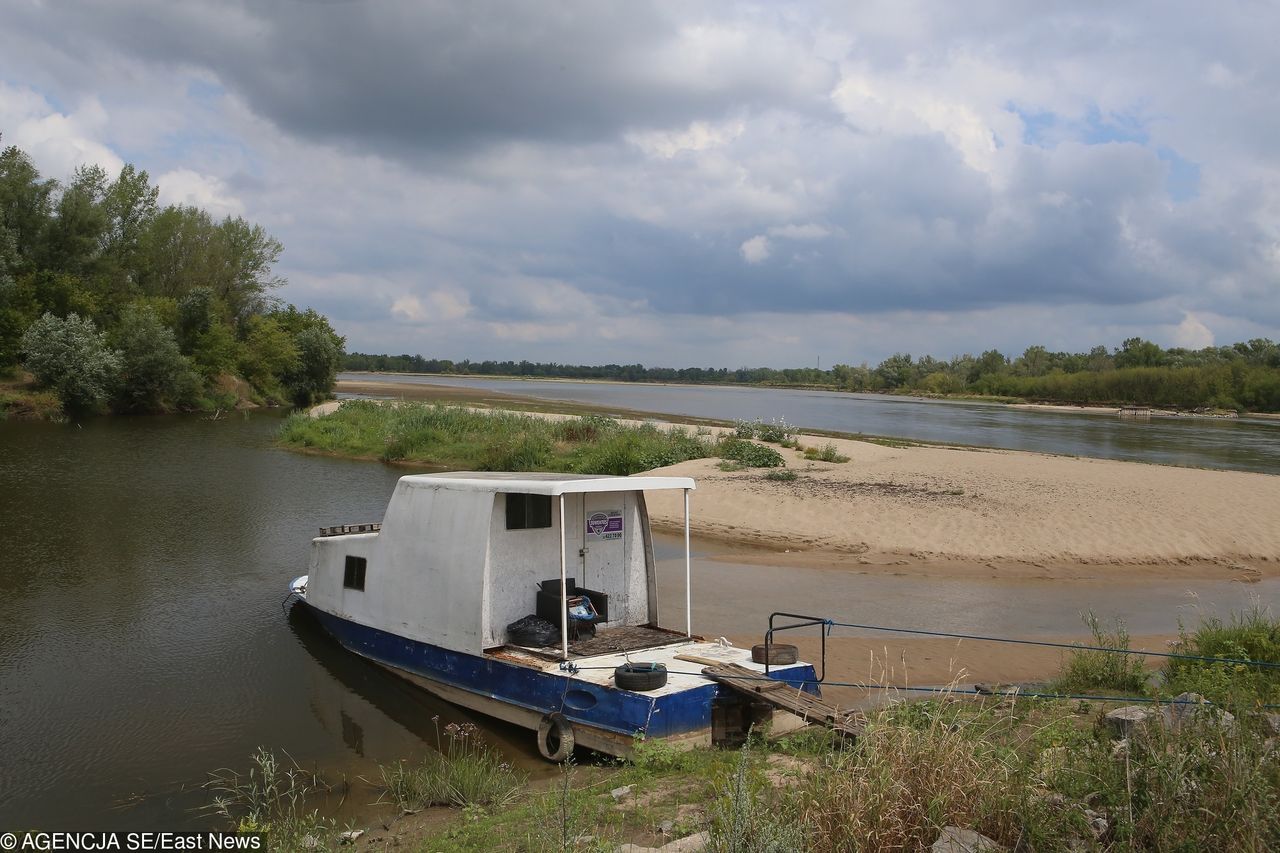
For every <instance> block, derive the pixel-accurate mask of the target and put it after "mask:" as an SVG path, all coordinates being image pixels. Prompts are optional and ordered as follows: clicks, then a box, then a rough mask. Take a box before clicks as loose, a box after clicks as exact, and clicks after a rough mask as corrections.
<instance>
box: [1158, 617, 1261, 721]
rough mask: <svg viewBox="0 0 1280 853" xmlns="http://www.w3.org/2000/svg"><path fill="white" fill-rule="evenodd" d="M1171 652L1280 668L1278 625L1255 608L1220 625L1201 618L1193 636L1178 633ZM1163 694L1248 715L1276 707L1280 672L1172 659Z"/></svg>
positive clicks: (1166, 672)
mask: <svg viewBox="0 0 1280 853" xmlns="http://www.w3.org/2000/svg"><path fill="white" fill-rule="evenodd" d="M1173 650H1174V651H1175V652H1178V653H1180V654H1187V655H1196V656H1200V657H1208V658H1228V659H1231V660H1238V661H1258V662H1265V663H1271V664H1280V620H1277V619H1275V618H1272V617H1270V616H1269V615H1268V614H1267V613H1266V612H1264V611H1263V610H1261V609H1260V608H1257V607H1255V608H1253V609H1251V610H1248V611H1246V612H1244V613H1235V614H1232V615H1231V617H1230V618H1229V619H1227V621H1225V622H1224V621H1223V620H1221V619H1219V618H1217V617H1210V618H1206V619H1204V620H1203V621H1202V622H1201V623H1200V626H1199V627H1198V628H1197V629H1196V630H1195V632H1194V633H1188V632H1187V630H1186V629H1185V628H1182V629H1180V631H1179V639H1178V642H1177V643H1176V645H1175V646H1174V649H1173ZM1165 689H1166V690H1167V691H1168V692H1170V693H1175V694H1176V693H1182V692H1184V691H1190V692H1192V693H1199V694H1201V695H1202V696H1204V697H1205V698H1206V699H1208V700H1209V701H1210V702H1214V703H1217V704H1219V705H1223V706H1225V707H1227V708H1229V709H1231V710H1233V711H1247V710H1251V709H1257V708H1259V707H1260V706H1262V705H1277V704H1280V666H1250V665H1248V664H1244V663H1230V664H1226V663H1210V662H1208V661H1189V660H1179V659H1176V658H1175V659H1173V660H1170V661H1169V663H1168V665H1167V666H1166V667H1165ZM1272 710H1275V709H1272Z"/></svg>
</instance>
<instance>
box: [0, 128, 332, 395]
mask: <svg viewBox="0 0 1280 853" xmlns="http://www.w3.org/2000/svg"><path fill="white" fill-rule="evenodd" d="M157 196H158V189H157V188H156V187H153V186H151V184H150V180H149V178H148V176H147V173H146V172H143V171H139V170H137V169H135V168H134V167H133V166H131V165H127V166H125V167H124V168H122V169H121V170H120V173H119V174H118V175H116V176H114V177H112V176H111V175H109V174H107V172H106V171H105V170H103V169H102V168H101V167H99V166H96V165H95V166H82V167H80V168H78V169H77V170H76V171H75V173H74V174H73V175H72V176H71V179H70V180H69V181H68V182H67V183H66V184H65V185H63V184H62V183H60V182H59V181H56V180H52V179H47V178H43V177H41V175H40V173H39V172H38V171H37V169H36V167H35V165H34V164H33V163H32V161H31V158H30V157H29V156H28V155H27V154H25V153H24V152H23V151H21V150H19V149H18V148H15V147H9V148H6V149H4V151H3V152H0V379H2V378H4V376H5V375H8V376H9V378H10V379H11V380H15V382H14V383H11V384H10V388H11V389H13V388H18V387H19V385H20V384H21V383H20V382H18V381H17V380H19V379H20V377H21V374H19V373H17V370H16V369H17V367H18V366H21V367H23V368H25V369H26V370H27V371H29V372H30V373H31V374H33V375H34V378H35V386H36V390H35V391H34V392H33V393H32V394H30V395H28V399H27V401H26V404H27V405H28V406H30V405H31V404H30V402H29V400H30V398H33V397H41V396H43V397H45V398H48V399H49V405H50V406H52V407H54V408H55V409H56V408H57V407H59V406H60V407H61V408H62V409H64V410H69V411H77V410H79V411H85V410H88V411H93V410H100V409H103V408H107V407H110V408H111V409H113V410H116V411H122V412H154V411H170V410H173V409H195V408H214V407H220V406H228V405H234V404H235V403H236V402H237V401H239V400H241V399H245V398H249V399H257V400H259V401H265V402H271V401H277V400H279V401H286V400H287V401H294V402H298V403H306V402H308V401H310V400H312V399H314V398H316V397H321V396H325V395H327V394H328V393H329V391H330V389H331V388H332V386H333V380H334V376H335V374H336V371H337V368H338V365H339V363H340V360H341V357H342V346H343V339H342V338H341V337H339V336H338V335H337V334H335V333H334V331H333V329H332V327H331V326H330V325H329V321H328V320H327V319H326V318H325V317H323V316H321V315H320V314H317V313H316V312H315V311H311V310H307V311H299V310H297V309H295V308H294V307H293V306H291V305H290V306H285V305H283V304H282V303H281V302H280V301H279V300H278V299H276V298H275V297H274V296H272V290H273V289H275V288H276V287H278V286H279V285H280V284H282V283H283V279H281V278H279V277H278V276H276V275H275V274H274V273H273V271H272V268H273V267H274V265H275V262H276V259H277V258H278V257H279V255H280V252H281V250H282V247H281V244H280V243H279V241H277V240H276V239H275V238H274V237H272V236H271V235H270V234H268V233H266V231H264V230H263V229H262V227H261V226H259V225H254V224H251V223H249V222H246V221H245V220H244V219H242V218H240V217H238V216H235V217H230V216H229V217H226V218H224V219H222V220H215V219H214V218H213V217H212V216H210V215H209V213H207V212H206V211H204V210H201V209H199V208H196V207H188V206H169V207H165V208H160V207H159V206H158V205H157V203H156V199H157ZM15 383H16V384H15ZM41 389H42V390H41ZM0 392H3V389H0ZM0 398H3V399H0V411H2V410H3V409H4V408H5V407H6V405H10V406H17V405H20V404H21V403H23V402H24V401H23V400H21V399H20V395H19V394H15V393H14V392H13V391H12V390H11V391H10V392H4V393H0Z"/></svg>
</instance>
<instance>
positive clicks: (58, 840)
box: [0, 832, 267, 853]
mask: <svg viewBox="0 0 1280 853" xmlns="http://www.w3.org/2000/svg"><path fill="white" fill-rule="evenodd" d="M266 849H267V836H266V835H265V834H264V833H261V832H5V833H0V851H3V853H8V851H10V850H75V851H82V850H155V851H166V850H266Z"/></svg>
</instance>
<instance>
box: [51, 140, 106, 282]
mask: <svg viewBox="0 0 1280 853" xmlns="http://www.w3.org/2000/svg"><path fill="white" fill-rule="evenodd" d="M106 193H107V173H106V170H104V169H103V168H102V167H101V166H98V165H91V166H80V167H78V168H77V169H76V171H75V174H74V175H72V178H71V183H70V184H68V185H67V188H66V189H65V190H64V191H63V193H62V197H61V198H59V199H58V203H57V205H56V206H55V210H54V212H55V215H54V217H53V218H52V219H50V220H48V222H47V223H46V224H45V229H44V233H43V235H42V236H41V261H42V264H43V266H45V267H46V268H48V269H51V270H55V271H57V272H66V273H71V274H74V275H90V274H92V273H93V272H95V271H96V265H97V262H98V258H99V256H100V254H101V252H102V245H103V239H104V237H105V235H106V233H107V229H108V227H109V226H110V221H109V220H108V217H107V211H106V208H105V207H104V206H103V203H102V202H103V199H104V197H105V196H106Z"/></svg>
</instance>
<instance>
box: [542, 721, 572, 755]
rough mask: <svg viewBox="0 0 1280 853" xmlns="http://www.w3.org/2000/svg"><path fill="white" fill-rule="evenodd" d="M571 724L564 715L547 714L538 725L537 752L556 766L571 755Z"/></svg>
mask: <svg viewBox="0 0 1280 853" xmlns="http://www.w3.org/2000/svg"><path fill="white" fill-rule="evenodd" d="M573 746H574V738H573V724H572V723H570V722H569V720H568V718H567V717H565V715H564V714H560V713H552V714H547V715H546V716H545V717H543V718H542V721H541V722H539V723H538V752H539V753H540V754H541V755H542V757H543V758H545V759H547V761H554V762H556V763H557V764H559V763H561V762H563V761H565V760H567V759H568V758H569V756H570V755H573Z"/></svg>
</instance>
